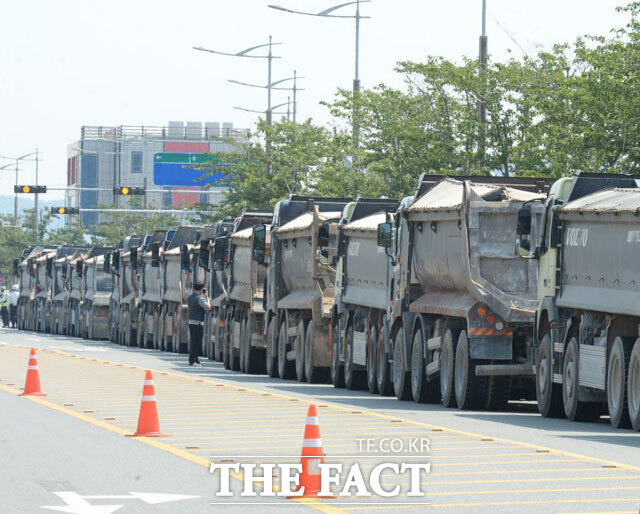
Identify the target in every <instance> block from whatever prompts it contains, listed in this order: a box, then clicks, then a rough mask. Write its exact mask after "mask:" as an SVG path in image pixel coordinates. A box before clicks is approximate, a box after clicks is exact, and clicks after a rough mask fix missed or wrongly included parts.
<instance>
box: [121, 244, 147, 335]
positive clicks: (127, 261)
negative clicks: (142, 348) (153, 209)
mask: <svg viewBox="0 0 640 514" xmlns="http://www.w3.org/2000/svg"><path fill="white" fill-rule="evenodd" d="M142 242H143V237H142V236H137V235H132V236H128V237H126V238H125V239H124V241H123V243H122V248H121V249H120V250H119V252H118V257H117V259H118V275H117V281H116V287H118V294H117V298H118V302H117V309H118V310H117V313H116V315H117V326H118V328H117V336H116V339H117V343H118V344H121V345H125V346H137V345H138V338H137V332H138V319H137V313H138V248H139V247H140V245H141V244H142Z"/></svg>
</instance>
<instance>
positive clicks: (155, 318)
mask: <svg viewBox="0 0 640 514" xmlns="http://www.w3.org/2000/svg"><path fill="white" fill-rule="evenodd" d="M151 316H152V318H151V331H152V334H151V337H152V338H153V348H154V349H156V350H162V341H161V339H160V336H159V334H160V319H159V318H160V315H159V313H158V310H157V309H155V308H154V309H153V312H152V314H151Z"/></svg>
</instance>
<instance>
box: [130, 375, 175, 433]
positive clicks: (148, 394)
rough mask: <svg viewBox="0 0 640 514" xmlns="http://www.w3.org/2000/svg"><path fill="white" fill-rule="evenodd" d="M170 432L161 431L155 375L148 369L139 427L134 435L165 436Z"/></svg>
mask: <svg viewBox="0 0 640 514" xmlns="http://www.w3.org/2000/svg"><path fill="white" fill-rule="evenodd" d="M167 435H168V434H163V433H162V432H160V422H159V421H158V408H157V405H156V391H155V388H154V387H153V375H151V371H148V370H147V373H146V375H145V377H144V387H143V388H142V402H141V403H140V416H139V417H138V429H137V430H136V433H135V434H133V435H132V437H165V436H167Z"/></svg>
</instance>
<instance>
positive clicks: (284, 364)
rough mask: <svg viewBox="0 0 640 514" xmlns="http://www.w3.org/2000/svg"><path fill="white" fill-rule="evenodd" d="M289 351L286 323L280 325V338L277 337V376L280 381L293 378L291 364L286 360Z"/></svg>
mask: <svg viewBox="0 0 640 514" xmlns="http://www.w3.org/2000/svg"><path fill="white" fill-rule="evenodd" d="M288 349H289V336H288V335H287V322H286V321H283V322H282V323H280V336H279V337H278V375H280V378H281V379H282V380H288V379H290V378H293V375H294V371H295V370H294V366H293V362H291V361H289V360H287V351H288Z"/></svg>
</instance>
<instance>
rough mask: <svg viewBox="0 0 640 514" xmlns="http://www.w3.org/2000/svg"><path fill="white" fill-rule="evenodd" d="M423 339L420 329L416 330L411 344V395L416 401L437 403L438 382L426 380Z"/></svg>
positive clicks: (438, 396) (438, 400)
mask: <svg viewBox="0 0 640 514" xmlns="http://www.w3.org/2000/svg"><path fill="white" fill-rule="evenodd" d="M424 346H425V341H424V338H423V337H422V330H420V329H418V330H416V333H415V334H414V336H413V344H412V346H411V396H413V401H414V402H416V403H425V402H429V403H439V402H440V382H436V381H435V380H432V381H431V382H427V376H426V372H425V360H424V351H425V347H424Z"/></svg>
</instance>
